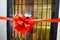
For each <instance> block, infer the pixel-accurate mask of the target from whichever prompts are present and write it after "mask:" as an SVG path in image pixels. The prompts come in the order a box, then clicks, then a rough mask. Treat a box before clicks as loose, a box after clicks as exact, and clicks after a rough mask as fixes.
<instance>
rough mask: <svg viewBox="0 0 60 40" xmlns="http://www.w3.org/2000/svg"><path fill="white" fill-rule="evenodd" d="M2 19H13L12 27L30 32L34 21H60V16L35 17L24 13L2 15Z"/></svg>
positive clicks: (19, 30)
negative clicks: (44, 18)
mask: <svg viewBox="0 0 60 40" xmlns="http://www.w3.org/2000/svg"><path fill="white" fill-rule="evenodd" d="M0 19H1V20H12V27H13V29H14V30H15V31H17V32H20V33H21V34H24V33H25V32H29V31H30V30H31V29H32V28H33V27H34V22H60V18H54V19H46V20H40V19H34V18H33V17H32V16H31V17H29V18H26V17H25V16H24V15H23V14H17V15H16V16H14V17H13V18H7V17H2V16H0Z"/></svg>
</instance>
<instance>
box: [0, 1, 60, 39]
mask: <svg viewBox="0 0 60 40" xmlns="http://www.w3.org/2000/svg"><path fill="white" fill-rule="evenodd" d="M0 5H1V6H0V16H6V17H13V16H15V15H16V14H18V13H23V14H29V15H31V16H33V17H34V18H35V19H52V18H58V17H59V0H0ZM0 22H1V24H0V26H1V28H0V31H1V32H0V36H1V37H0V40H59V31H57V30H58V28H59V25H58V23H51V22H41V23H40V22H35V26H34V28H33V29H32V30H31V31H30V32H28V33H25V34H24V35H22V34H20V33H17V32H15V31H14V29H13V28H12V25H11V22H12V21H1V20H0ZM59 30H60V29H59ZM57 34H58V36H57Z"/></svg>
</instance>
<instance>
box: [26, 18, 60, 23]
mask: <svg viewBox="0 0 60 40" xmlns="http://www.w3.org/2000/svg"><path fill="white" fill-rule="evenodd" d="M26 21H34V22H60V18H54V19H46V20H43V19H42V20H41V19H32V20H26Z"/></svg>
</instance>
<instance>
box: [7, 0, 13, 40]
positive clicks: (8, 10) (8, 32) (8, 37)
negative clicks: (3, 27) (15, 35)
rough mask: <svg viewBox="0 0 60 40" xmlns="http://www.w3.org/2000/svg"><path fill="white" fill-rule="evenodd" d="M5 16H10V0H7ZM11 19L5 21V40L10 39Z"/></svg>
mask: <svg viewBox="0 0 60 40" xmlns="http://www.w3.org/2000/svg"><path fill="white" fill-rule="evenodd" d="M7 17H12V0H7ZM11 33H12V31H11V21H10V20H8V21H7V40H11Z"/></svg>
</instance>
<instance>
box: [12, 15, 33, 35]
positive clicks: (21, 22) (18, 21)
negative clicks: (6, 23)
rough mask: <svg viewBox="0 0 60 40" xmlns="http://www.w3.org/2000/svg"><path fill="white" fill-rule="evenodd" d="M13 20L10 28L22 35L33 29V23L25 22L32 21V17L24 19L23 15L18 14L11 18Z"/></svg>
mask: <svg viewBox="0 0 60 40" xmlns="http://www.w3.org/2000/svg"><path fill="white" fill-rule="evenodd" d="M13 19H14V21H13V22H12V26H13V28H14V30H15V31H17V32H20V33H22V34H24V33H25V32H29V31H30V30H31V29H32V28H33V27H34V22H33V21H26V20H31V19H33V17H29V18H26V17H25V16H24V15H21V14H19V15H16V16H15V17H13Z"/></svg>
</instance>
